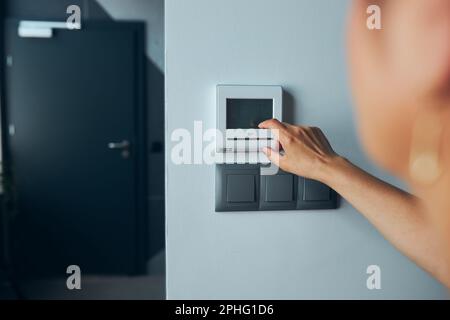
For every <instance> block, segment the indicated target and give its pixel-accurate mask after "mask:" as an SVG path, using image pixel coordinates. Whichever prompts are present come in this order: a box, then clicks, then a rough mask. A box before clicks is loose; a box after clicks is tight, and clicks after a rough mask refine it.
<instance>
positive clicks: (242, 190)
mask: <svg viewBox="0 0 450 320" xmlns="http://www.w3.org/2000/svg"><path fill="white" fill-rule="evenodd" d="M255 200H256V199H255V176H254V175H228V176H227V202H236V203H239V202H254V201H255Z"/></svg>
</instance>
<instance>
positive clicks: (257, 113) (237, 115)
mask: <svg viewBox="0 0 450 320" xmlns="http://www.w3.org/2000/svg"><path fill="white" fill-rule="evenodd" d="M272 118H273V100H272V99H227V121H226V122H227V129H258V124H260V123H261V122H263V121H264V120H268V119H272Z"/></svg>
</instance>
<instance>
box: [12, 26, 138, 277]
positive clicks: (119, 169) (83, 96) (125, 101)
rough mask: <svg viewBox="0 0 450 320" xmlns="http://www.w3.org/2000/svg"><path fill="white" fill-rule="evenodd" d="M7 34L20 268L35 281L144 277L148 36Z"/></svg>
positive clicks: (85, 29) (96, 31) (117, 30)
mask: <svg viewBox="0 0 450 320" xmlns="http://www.w3.org/2000/svg"><path fill="white" fill-rule="evenodd" d="M142 30H143V29H142V26H141V25H140V24H133V23H112V22H111V23H109V22H101V23H88V24H84V25H83V26H82V30H78V31H71V30H68V29H54V30H53V34H52V36H51V37H50V38H33V37H21V36H19V35H18V22H12V21H10V22H8V24H7V32H6V48H5V50H6V55H7V59H6V60H7V61H6V64H7V68H6V107H7V126H8V127H7V130H8V134H7V136H8V141H7V142H8V147H7V150H8V151H9V152H8V159H9V164H10V168H11V171H12V182H13V189H14V194H15V196H16V197H17V199H16V201H17V202H16V204H17V212H16V216H15V219H14V231H13V234H14V239H13V243H14V248H13V254H14V262H15V265H16V268H18V270H21V271H22V272H25V273H29V274H31V275H40V274H51V275H63V276H64V275H65V272H66V268H67V266H68V265H72V264H74V265H79V266H80V268H81V271H82V273H96V274H103V273H112V274H121V273H128V274H130V273H135V272H140V271H142V269H143V264H144V260H145V257H144V253H145V207H146V206H145V201H146V200H145V181H144V179H145V177H146V173H145V156H144V154H145V151H144V148H145V147H144V146H145V143H144V137H145V134H144V126H143V123H142V121H144V119H145V117H144V109H143V98H142V97H143V90H142V88H143V81H144V78H143V66H142V61H143V58H144V54H143V32H142Z"/></svg>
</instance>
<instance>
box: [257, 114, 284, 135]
mask: <svg viewBox="0 0 450 320" xmlns="http://www.w3.org/2000/svg"><path fill="white" fill-rule="evenodd" d="M258 127H259V128H260V129H269V130H270V131H272V133H273V135H274V136H275V138H276V139H277V140H280V134H279V132H280V131H284V130H286V126H285V125H284V124H283V123H281V122H280V121H278V120H277V119H269V120H266V121H263V122H261V123H260V124H259V125H258Z"/></svg>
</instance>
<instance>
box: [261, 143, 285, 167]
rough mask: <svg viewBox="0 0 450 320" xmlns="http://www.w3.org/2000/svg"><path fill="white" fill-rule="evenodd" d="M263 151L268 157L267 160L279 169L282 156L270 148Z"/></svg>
mask: <svg viewBox="0 0 450 320" xmlns="http://www.w3.org/2000/svg"><path fill="white" fill-rule="evenodd" d="M262 151H263V152H264V154H265V155H266V156H267V158H269V160H270V162H272V163H273V164H274V165H276V166H277V167H280V164H281V158H282V156H281V155H280V153H279V152H277V151H275V150H273V149H272V148H268V147H265V148H263V149H262Z"/></svg>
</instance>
